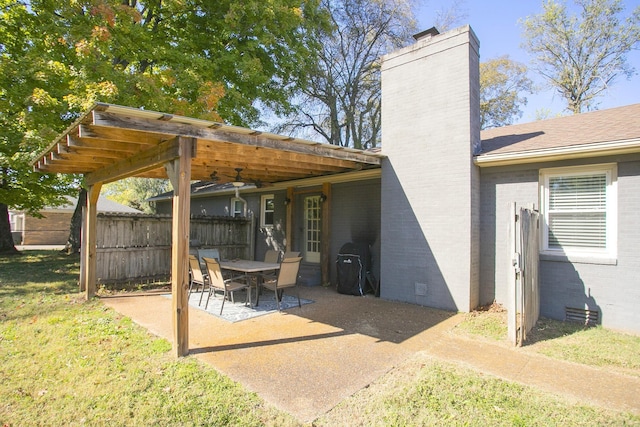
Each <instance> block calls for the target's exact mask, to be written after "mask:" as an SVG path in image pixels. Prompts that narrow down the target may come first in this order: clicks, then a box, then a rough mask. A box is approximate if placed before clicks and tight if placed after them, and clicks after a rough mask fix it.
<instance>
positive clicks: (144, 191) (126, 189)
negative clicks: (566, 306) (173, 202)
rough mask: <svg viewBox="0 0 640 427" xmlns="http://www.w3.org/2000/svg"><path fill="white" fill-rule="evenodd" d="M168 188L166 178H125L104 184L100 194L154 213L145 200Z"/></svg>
mask: <svg viewBox="0 0 640 427" xmlns="http://www.w3.org/2000/svg"><path fill="white" fill-rule="evenodd" d="M169 190H170V184H169V181H168V180H164V179H151V178H127V179H122V180H120V181H116V182H112V183H109V184H105V185H104V186H103V187H102V194H104V195H105V196H106V197H107V198H109V199H111V200H113V201H115V202H118V203H121V204H123V205H127V206H130V207H132V208H134V209H138V210H141V211H143V212H146V213H154V210H153V208H152V207H151V206H150V205H149V203H148V202H147V201H146V200H147V199H149V198H151V197H153V196H157V195H158V194H161V193H164V192H166V191H169Z"/></svg>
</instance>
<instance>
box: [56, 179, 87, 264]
mask: <svg viewBox="0 0 640 427" xmlns="http://www.w3.org/2000/svg"><path fill="white" fill-rule="evenodd" d="M86 204H87V190H85V189H84V188H81V189H80V194H78V204H77V205H76V209H75V210H74V211H73V216H72V217H71V226H70V229H69V238H68V239H67V243H66V244H65V245H64V249H63V250H62V251H63V252H64V253H66V254H77V253H79V252H80V246H81V244H82V208H83V207H84V206H85V205H86Z"/></svg>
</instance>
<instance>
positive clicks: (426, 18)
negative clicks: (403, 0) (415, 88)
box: [417, 0, 640, 123]
mask: <svg viewBox="0 0 640 427" xmlns="http://www.w3.org/2000/svg"><path fill="white" fill-rule="evenodd" d="M452 3H453V1H452V0H424V1H423V3H422V5H421V7H420V8H419V9H418V16H417V18H418V28H419V30H421V31H422V30H426V29H428V28H431V27H433V25H434V22H435V17H436V11H438V10H446V9H449V8H450V7H451V4H452ZM459 4H460V11H461V12H463V13H464V14H466V18H465V19H461V22H460V23H459V25H465V24H469V25H470V26H471V28H472V29H473V31H474V33H475V34H476V36H477V37H478V39H479V40H480V61H481V62H482V61H487V60H489V59H493V58H497V57H499V56H503V55H509V58H510V59H512V60H515V61H518V62H521V63H523V64H525V65H527V66H529V65H530V59H531V58H530V56H529V54H528V53H527V52H526V51H525V50H524V49H523V48H521V47H520V44H521V43H522V36H521V34H522V27H521V26H520V25H519V23H518V22H519V20H520V19H524V18H526V17H527V16H531V15H536V14H539V13H541V11H542V0H461V1H460V2H459ZM567 4H568V5H572V2H571V0H569V1H568V2H567ZM624 4H625V11H626V12H630V11H631V10H632V9H634V8H635V7H637V6H639V5H640V0H626V1H624ZM627 60H628V61H629V63H630V64H631V65H632V66H633V67H634V68H635V69H636V73H635V75H634V76H633V77H632V78H631V80H626V77H624V76H622V77H619V78H618V79H617V80H616V81H615V82H614V84H613V85H611V87H610V89H609V90H608V91H607V92H606V94H605V96H603V97H601V98H599V102H600V104H599V105H598V109H600V110H602V109H606V108H613V107H619V106H623V105H629V104H636V103H640V74H639V73H640V50H636V51H632V52H631V53H629V54H628V55H627ZM530 68H531V67H530ZM529 78H531V79H532V80H533V81H534V82H535V83H536V84H538V86H540V85H543V84H544V81H543V80H542V79H541V78H540V77H539V76H538V75H537V74H536V73H535V71H533V70H530V73H529ZM527 100H528V103H527V105H526V106H524V107H523V108H522V111H523V114H522V117H521V118H520V119H518V120H516V121H515V122H514V123H526V122H531V121H534V120H536V111H538V110H543V111H545V110H549V111H550V113H551V116H556V115H558V114H568V113H567V112H566V111H565V106H566V104H565V102H564V101H562V99H561V98H560V97H559V95H557V94H555V93H554V91H553V90H551V89H544V88H543V89H542V90H540V91H539V93H537V94H535V95H527Z"/></svg>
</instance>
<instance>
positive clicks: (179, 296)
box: [165, 136, 196, 357]
mask: <svg viewBox="0 0 640 427" xmlns="http://www.w3.org/2000/svg"><path fill="white" fill-rule="evenodd" d="M195 142H196V140H195V138H187V137H181V136H180V137H178V143H179V157H178V158H177V159H175V160H172V161H170V162H168V163H166V165H165V168H166V170H167V175H168V176H169V179H170V180H171V185H172V186H173V227H172V234H171V239H172V241H171V301H172V311H173V352H174V354H175V356H176V357H180V356H186V355H187V354H189V225H190V218H191V207H190V205H191V156H192V155H193V153H194V152H195Z"/></svg>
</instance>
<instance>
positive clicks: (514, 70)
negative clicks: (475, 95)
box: [480, 56, 532, 129]
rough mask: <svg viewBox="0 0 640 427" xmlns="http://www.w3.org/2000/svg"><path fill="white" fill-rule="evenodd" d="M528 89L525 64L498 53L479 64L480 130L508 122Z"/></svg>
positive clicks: (518, 115)
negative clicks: (498, 55)
mask: <svg viewBox="0 0 640 427" xmlns="http://www.w3.org/2000/svg"><path fill="white" fill-rule="evenodd" d="M531 91H532V81H531V79H529V78H528V77H527V67H526V66H525V65H523V64H520V63H518V62H515V61H512V60H511V59H509V57H508V56H502V57H499V58H496V59H491V60H489V61H486V62H481V63H480V124H481V127H482V129H487V128H490V127H498V126H505V125H510V124H511V123H513V120H514V119H515V118H519V117H521V116H522V111H521V110H520V106H522V105H526V104H527V98H525V97H524V96H522V93H523V92H529V93H531Z"/></svg>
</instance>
